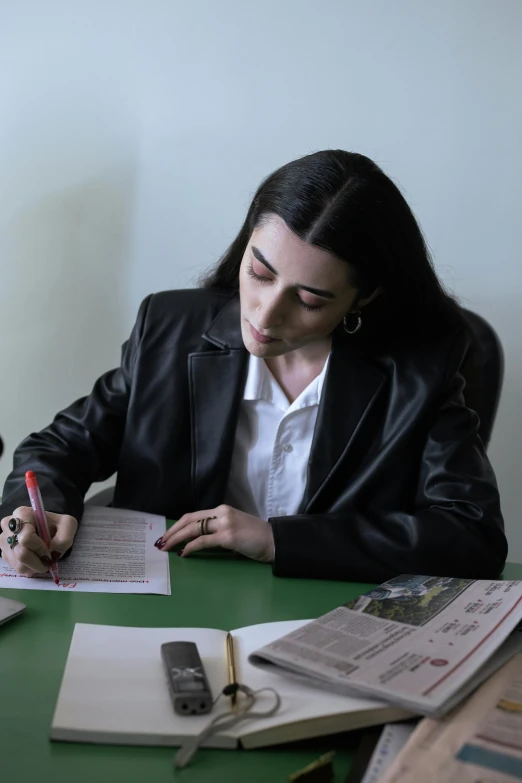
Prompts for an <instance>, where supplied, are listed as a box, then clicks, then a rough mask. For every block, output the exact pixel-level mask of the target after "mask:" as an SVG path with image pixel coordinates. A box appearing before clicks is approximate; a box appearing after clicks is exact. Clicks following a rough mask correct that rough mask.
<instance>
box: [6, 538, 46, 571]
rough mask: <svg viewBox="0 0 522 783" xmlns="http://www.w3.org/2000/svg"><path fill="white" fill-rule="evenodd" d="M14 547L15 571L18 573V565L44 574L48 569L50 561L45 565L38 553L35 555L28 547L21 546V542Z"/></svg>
mask: <svg viewBox="0 0 522 783" xmlns="http://www.w3.org/2000/svg"><path fill="white" fill-rule="evenodd" d="M15 549H16V552H15V555H16V557H17V559H18V568H17V571H19V572H20V573H21V571H20V566H24V567H25V568H27V569H29V570H30V571H34V572H35V573H37V574H45V573H46V572H47V571H48V570H49V565H50V563H49V564H47V565H46V564H45V563H43V562H42V561H41V560H40V558H39V557H38V555H36V554H35V553H34V552H32V551H31V550H30V549H27V547H25V546H21V544H17V546H16V547H15Z"/></svg>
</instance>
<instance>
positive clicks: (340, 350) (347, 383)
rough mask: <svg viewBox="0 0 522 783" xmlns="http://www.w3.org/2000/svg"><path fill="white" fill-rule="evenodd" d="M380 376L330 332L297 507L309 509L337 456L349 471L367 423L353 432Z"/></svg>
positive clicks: (371, 403)
mask: <svg viewBox="0 0 522 783" xmlns="http://www.w3.org/2000/svg"><path fill="white" fill-rule="evenodd" d="M385 378H386V376H385V374H384V373H383V372H382V371H381V370H380V369H378V368H377V367H375V366H374V365H372V364H371V363H369V361H368V360H365V359H364V358H362V357H360V356H358V355H357V353H356V352H354V351H353V350H352V349H351V347H350V345H349V343H347V341H346V340H345V339H344V338H343V337H342V336H341V337H339V336H337V335H335V334H334V340H333V343H332V351H331V355H330V361H329V364H328V369H327V373H326V379H325V384H324V387H323V392H322V395H321V402H320V404H319V411H318V413H317V420H316V425H315V430H314V437H313V441H312V448H311V453H310V461H309V464H308V476H307V482H306V488H305V492H304V496H303V500H302V502H301V505H300V508H299V511H300V513H304V512H309V513H312V512H313V505H314V503H315V501H316V498H317V497H318V495H319V493H321V492H323V491H324V490H325V489H326V488H327V484H328V481H329V479H330V478H331V477H332V476H333V474H334V472H335V468H336V465H337V464H338V463H339V461H340V460H341V459H342V460H343V466H342V467H343V473H345V475H346V478H347V479H348V478H349V476H350V475H353V474H354V472H355V470H356V469H357V466H358V464H359V463H360V458H361V454H362V452H361V449H362V450H363V451H364V450H367V449H368V439H371V429H370V430H366V433H365V435H364V442H363V439H362V438H358V437H357V436H358V435H359V434H360V431H361V428H362V427H363V425H364V423H365V421H366V420H367V419H368V417H369V415H370V412H371V409H372V408H373V407H374V404H375V401H376V399H377V396H378V392H379V390H380V389H381V387H382V385H383V384H384V381H385ZM357 445H358V447H357Z"/></svg>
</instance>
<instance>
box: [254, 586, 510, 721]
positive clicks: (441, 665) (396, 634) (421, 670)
mask: <svg viewBox="0 0 522 783" xmlns="http://www.w3.org/2000/svg"><path fill="white" fill-rule="evenodd" d="M521 619H522V582H520V581H505V582H504V581H501V580H483V581H479V580H470V579H457V578H450V577H433V576H411V575H402V576H399V577H395V578H394V579H391V580H390V581H389V582H386V583H384V584H383V585H381V586H379V587H377V588H375V589H373V590H370V591H369V592H368V593H365V594H364V595H363V596H360V597H359V598H356V599H354V600H353V601H349V602H348V603H346V604H345V605H343V606H340V607H338V608H337V609H334V610H333V611H331V612H328V613H327V614H325V615H323V616H322V617H320V618H318V619H317V620H314V621H313V622H311V623H308V624H307V625H305V626H304V627H303V628H301V629H299V630H297V631H294V632H293V633H291V634H288V635H286V636H284V637H282V638H281V639H278V640H277V641H275V642H272V643H271V644H269V645H267V646H265V647H263V648H262V649H261V650H259V651H258V652H257V653H255V654H254V655H253V656H252V662H253V663H255V664H257V665H263V663H266V662H268V663H271V664H275V665H277V666H281V667H283V668H285V669H287V670H289V671H293V672H296V673H299V674H306V675H308V676H310V677H311V678H313V679H315V680H317V681H318V682H323V683H324V684H329V685H335V687H336V688H337V689H339V690H340V691H341V692H345V693H354V692H355V693H365V694H368V695H372V696H374V697H377V698H384V699H386V700H388V701H390V702H392V703H396V704H399V705H401V706H403V707H406V708H407V709H412V710H416V711H418V712H420V713H421V714H441V713H442V712H443V711H444V705H445V704H446V703H449V702H450V701H451V702H452V703H454V698H455V695H456V694H457V693H458V692H459V691H460V690H461V689H462V688H463V686H464V685H465V684H466V683H467V682H468V681H469V680H470V679H471V678H472V677H473V676H474V675H475V674H476V673H477V672H478V670H479V669H480V668H481V667H482V666H483V665H484V664H485V663H486V662H487V661H488V659H490V658H491V657H492V655H493V653H494V652H495V651H496V650H497V649H498V647H499V646H500V645H501V644H502V643H503V642H504V641H505V639H506V638H507V637H508V636H509V634H510V633H511V632H512V631H513V629H514V628H515V626H516V625H517V623H518V622H519V621H520V620H521ZM515 647H516V645H515ZM518 649H520V648H518Z"/></svg>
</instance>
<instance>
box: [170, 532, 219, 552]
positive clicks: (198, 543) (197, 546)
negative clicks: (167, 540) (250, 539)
mask: <svg viewBox="0 0 522 783" xmlns="http://www.w3.org/2000/svg"><path fill="white" fill-rule="evenodd" d="M226 540H227V539H226V538H225V537H224V536H223V533H222V531H218V532H217V533H212V534H211V535H208V536H198V538H195V539H194V540H193V541H191V542H190V543H189V544H187V545H186V546H185V547H184V549H183V554H181V557H187V555H191V554H194V552H199V551H201V550H202V549H210V548H211V547H216V546H221V547H224V548H225V549H232V547H231V546H227V545H226V543H225V542H226ZM163 551H165V550H163Z"/></svg>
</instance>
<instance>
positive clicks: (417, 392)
mask: <svg viewBox="0 0 522 783" xmlns="http://www.w3.org/2000/svg"><path fill="white" fill-rule="evenodd" d="M470 345H471V340H470V335H469V333H468V330H467V329H466V326H465V322H464V320H463V317H462V315H461V311H460V309H459V308H458V306H457V305H456V304H455V302H454V301H453V300H452V299H451V298H450V297H449V296H448V295H447V294H446V293H444V291H443V289H442V287H441V285H440V283H439V281H438V280H437V277H436V275H435V273H434V271H433V268H432V266H431V264H430V261H429V257H428V252H427V250H426V246H425V244H424V241H423V238H422V234H421V231H420V229H419V227H418V225H417V223H416V221H415V218H414V217H413V215H412V213H411V211H410V209H409V207H408V206H407V204H406V202H405V200H404V199H403V197H402V195H401V194H400V192H399V190H398V189H397V188H396V186H395V185H394V184H393V183H392V182H391V180H390V179H388V177H386V176H385V175H384V173H383V172H382V171H381V170H380V169H379V168H378V167H377V166H376V165H375V164H374V163H373V162H372V161H370V160H369V159H368V158H365V157H364V156H362V155H357V154H353V153H348V152H343V151H339V150H337V151H334V150H328V151H324V152H318V153H315V154H313V155H309V156H306V157H304V158H302V159H300V160H297V161H294V162H292V163H289V164H288V165H286V166H283V167H282V168H281V169H279V170H278V171H276V172H275V173H274V174H272V175H271V176H269V177H268V178H267V179H266V180H265V181H264V182H263V183H262V184H261V186H260V188H259V190H258V191H257V193H256V195H255V197H254V200H253V202H252V204H251V206H250V209H249V211H248V214H247V217H246V220H245V223H244V225H243V227H242V228H241V231H240V232H239V235H238V236H237V238H236V239H235V241H234V242H233V243H232V245H231V247H230V248H229V250H228V251H227V252H226V253H225V255H224V256H223V258H222V259H221V261H220V262H219V264H218V266H217V268H216V270H215V271H214V272H213V273H212V274H210V276H209V277H208V278H207V279H206V280H205V281H204V284H203V287H202V288H200V289H196V290H191V291H169V292H163V293H160V294H155V295H152V296H149V297H148V298H147V299H146V300H145V301H144V302H143V304H142V306H141V309H140V312H139V315H138V319H137V322H136V325H135V327H134V330H133V332H132V335H131V337H130V339H129V341H128V342H127V343H126V344H125V345H124V348H123V354H122V362H121V366H120V367H119V368H118V369H116V370H113V371H112V372H109V373H107V374H105V375H104V376H102V377H101V378H100V379H99V380H98V381H97V383H96V384H95V386H94V388H93V391H92V392H91V394H90V395H89V396H88V397H86V398H84V399H82V400H79V401H78V402H76V403H74V404H73V405H71V406H70V407H69V408H67V409H66V410H64V411H62V412H61V413H59V414H58V415H57V417H56V418H55V420H54V422H53V423H52V424H51V425H50V426H49V427H47V428H46V429H45V430H43V431H42V432H40V433H38V434H33V435H31V436H30V437H29V438H27V439H26V440H25V441H24V442H23V443H22V444H21V445H20V446H19V447H18V449H17V451H16V453H15V458H14V464H15V468H14V470H13V472H12V473H11V475H10V476H9V477H8V479H7V482H6V485H5V489H4V493H3V506H2V512H3V513H2V516H4V519H3V520H2V530H3V532H2V535H1V536H0V548H1V549H2V550H3V553H4V554H3V556H4V557H5V559H6V560H7V561H8V562H9V563H10V564H11V565H12V566H14V567H15V568H16V569H17V570H18V571H19V572H21V573H24V574H28V575H30V574H34V573H40V572H43V571H45V570H47V566H48V563H49V562H50V560H49V559H50V558H53V559H56V558H58V557H59V556H60V554H61V553H64V552H66V551H67V550H68V549H69V548H70V546H71V545H72V543H73V538H74V533H75V530H76V525H77V520H79V519H80V518H81V515H82V510H83V499H84V496H85V493H86V491H87V490H88V488H89V486H90V485H91V483H92V482H93V481H100V480H103V479H106V478H108V477H109V476H110V475H111V474H113V473H114V472H115V471H117V474H118V475H117V483H116V490H115V495H114V505H115V506H120V507H125V508H134V509H141V510H144V511H149V512H153V513H158V514H164V515H166V516H167V517H168V518H173V519H177V520H178V522H177V523H176V524H175V525H174V526H173V527H172V528H171V529H170V530H169V531H168V532H167V533H166V534H165V535H164V536H163V538H162V539H160V541H158V542H156V543H157V546H158V547H159V548H160V549H161V550H162V551H164V552H167V551H169V550H171V549H172V548H173V547H176V546H180V545H184V550H183V552H182V556H183V557H188V556H190V555H192V554H193V553H194V552H196V551H198V550H201V549H205V548H206V547H213V546H216V545H220V546H222V547H225V548H228V549H233V550H235V551H236V552H238V553H240V554H243V555H246V556H247V557H250V558H253V559H255V560H260V561H263V562H266V563H271V564H272V568H273V571H274V573H275V574H276V575H279V576H298V577H319V578H327V579H347V580H357V581H382V580H384V579H387V578H389V577H391V576H393V575H395V574H399V573H404V572H406V573H423V574H436V575H440V576H444V575H452V576H453V575H455V576H468V577H484V578H486V577H492V576H496V575H497V574H498V573H499V572H500V571H501V570H502V567H503V564H504V561H505V558H506V540H505V537H504V533H503V522H502V516H501V512H500V506H499V498H498V493H497V488H496V484H495V478H494V475H493V472H492V469H491V467H490V465H489V462H488V460H487V457H486V456H485V454H484V449H483V447H482V444H481V441H480V439H479V437H478V435H477V427H478V417H477V415H476V414H475V413H474V412H472V411H471V410H469V409H468V408H466V407H465V405H464V401H463V386H464V382H463V379H462V377H461V374H460V369H461V367H462V364H463V362H464V360H465V358H466V356H467V355H468V352H469V350H470ZM27 469H32V470H34V471H35V472H36V474H37V475H38V477H39V481H40V485H41V490H42V495H43V499H44V503H45V506H46V508H47V509H49V510H50V511H52V512H54V514H49V517H50V520H51V522H52V524H53V525H55V526H56V535H55V537H54V540H53V542H52V545H51V548H50V549H51V550H52V551H49V550H47V549H46V547H45V546H44V544H43V542H42V541H40V539H39V538H38V537H37V535H36V533H35V531H34V527H33V526H32V525H31V524H28V523H30V522H31V521H32V512H31V510H30V509H28V508H27V506H26V502H27V501H26V491H25V486H24V480H23V477H24V473H25V471H26V470H27ZM17 506H18V508H17ZM12 516H14V517H17V518H19V519H21V520H22V521H23V522H25V524H24V525H23V527H22V530H21V532H20V534H19V536H18V544H17V545H16V546H14V547H13V548H12V549H11V548H10V546H8V545H7V535H8V534H9V528H8V524H9V521H10V519H11V518H12ZM42 558H45V561H43V560H42Z"/></svg>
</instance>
